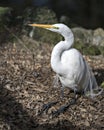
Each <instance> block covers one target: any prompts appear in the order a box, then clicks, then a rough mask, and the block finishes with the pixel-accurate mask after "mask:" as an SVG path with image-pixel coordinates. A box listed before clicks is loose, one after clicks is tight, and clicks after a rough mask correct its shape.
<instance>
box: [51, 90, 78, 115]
mask: <svg viewBox="0 0 104 130" xmlns="http://www.w3.org/2000/svg"><path fill="white" fill-rule="evenodd" d="M74 94H75V96H74V98H73V99H72V100H71V101H70V102H68V104H67V105H64V106H62V107H60V108H59V109H58V110H57V111H54V112H52V117H57V116H58V115H60V114H61V113H64V112H65V111H66V110H67V109H68V108H69V107H70V106H71V105H74V104H75V103H76V100H77V98H78V97H77V94H76V91H74Z"/></svg>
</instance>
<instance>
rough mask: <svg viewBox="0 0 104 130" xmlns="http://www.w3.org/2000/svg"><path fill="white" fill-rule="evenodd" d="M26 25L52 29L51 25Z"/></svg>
mask: <svg viewBox="0 0 104 130" xmlns="http://www.w3.org/2000/svg"><path fill="white" fill-rule="evenodd" d="M28 25H29V26H32V27H40V28H54V26H53V25H46V24H28Z"/></svg>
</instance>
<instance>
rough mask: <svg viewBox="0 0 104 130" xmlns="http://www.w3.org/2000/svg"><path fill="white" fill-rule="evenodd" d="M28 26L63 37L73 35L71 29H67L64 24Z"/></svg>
mask: <svg viewBox="0 0 104 130" xmlns="http://www.w3.org/2000/svg"><path fill="white" fill-rule="evenodd" d="M29 26H33V27H40V28H45V29H47V30H50V31H52V32H56V33H59V34H61V35H62V36H64V37H65V36H70V35H73V33H72V31H71V29H70V28H69V27H67V26H66V25H65V24H62V23H57V24H52V25H46V24H29Z"/></svg>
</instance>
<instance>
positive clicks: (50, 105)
mask: <svg viewBox="0 0 104 130" xmlns="http://www.w3.org/2000/svg"><path fill="white" fill-rule="evenodd" d="M57 103H58V101H56V102H49V103H47V104H44V105H43V107H42V109H41V111H40V112H39V114H38V115H41V114H42V113H43V112H44V111H46V113H47V112H48V110H49V108H51V107H52V106H54V105H56V104H57Z"/></svg>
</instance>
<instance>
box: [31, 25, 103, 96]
mask: <svg viewBox="0 0 104 130" xmlns="http://www.w3.org/2000/svg"><path fill="white" fill-rule="evenodd" d="M30 26H37V27H42V28H46V29H48V30H50V31H53V32H57V33H59V34H61V35H62V36H63V37H64V40H63V41H60V42H59V43H57V44H56V46H55V47H54V48H53V51H52V54H51V67H52V69H53V71H54V72H56V73H57V74H58V77H59V79H60V82H61V84H62V87H68V88H71V89H73V90H74V91H78V92H84V94H85V95H89V96H91V97H93V96H96V95H99V94H100V93H101V92H102V90H101V91H100V92H99V91H98V92H97V93H94V91H95V90H98V89H99V88H98V85H97V82H96V79H95V77H94V75H93V72H92V70H91V69H90V67H89V65H88V64H87V62H86V61H85V59H84V58H83V56H82V55H81V53H80V52H79V51H78V50H77V49H74V48H72V46H73V43H74V36H73V33H72V31H71V29H70V28H68V27H67V26H66V25H64V24H53V25H38V24H30Z"/></svg>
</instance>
